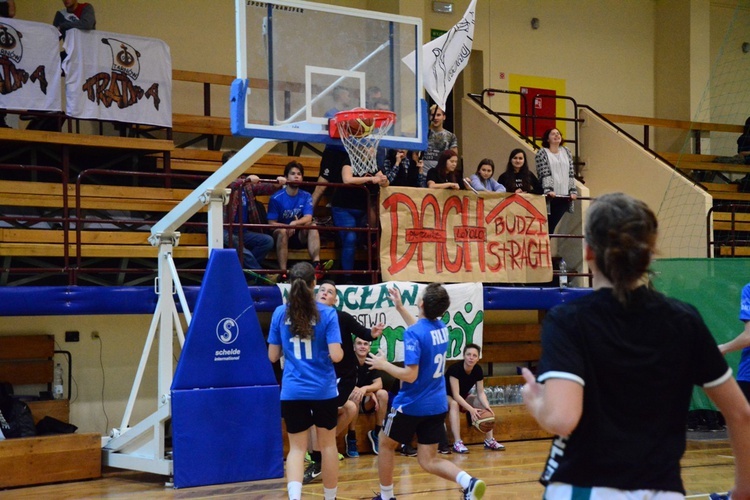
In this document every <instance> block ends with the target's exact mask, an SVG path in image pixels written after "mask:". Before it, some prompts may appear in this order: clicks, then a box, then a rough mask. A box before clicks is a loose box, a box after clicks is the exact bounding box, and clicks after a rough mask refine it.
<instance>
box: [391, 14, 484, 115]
mask: <svg viewBox="0 0 750 500" xmlns="http://www.w3.org/2000/svg"><path fill="white" fill-rule="evenodd" d="M476 5H477V0H471V4H469V8H468V9H466V13H464V17H462V18H461V20H460V21H459V22H458V23H457V24H456V25H455V26H453V27H452V28H451V29H450V30H449V31H448V32H447V33H445V34H444V35H442V36H440V37H439V38H436V39H435V40H432V41H431V42H429V43H426V44H425V45H423V46H422V57H423V58H424V63H423V65H422V68H423V70H422V79H423V80H424V88H425V90H426V91H427V93H428V94H430V97H432V99H433V100H434V101H435V103H436V104H437V105H438V106H440V108H441V109H445V101H446V100H447V99H448V94H449V93H450V91H451V89H453V85H454V84H455V83H456V78H457V77H458V74H459V73H461V71H463V69H464V68H465V67H466V64H467V63H468V62H469V56H470V55H471V46H472V43H474V17H475V11H476ZM403 62H404V64H406V65H407V66H408V67H409V69H411V70H412V71H413V72H414V73H416V69H415V68H416V61H415V55H414V52H412V53H411V54H409V55H408V56H406V57H404V58H403Z"/></svg>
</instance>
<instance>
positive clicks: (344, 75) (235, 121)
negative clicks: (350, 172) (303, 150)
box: [231, 0, 427, 150]
mask: <svg viewBox="0 0 750 500" xmlns="http://www.w3.org/2000/svg"><path fill="white" fill-rule="evenodd" d="M236 8H237V80H235V82H234V84H233V85H232V94H231V99H232V103H231V118H232V132H233V133H234V134H236V135H242V136H249V137H263V138H268V139H278V140H293V141H304V142H318V143H326V144H332V143H336V142H338V139H331V138H330V137H329V133H328V118H329V117H330V116H331V115H332V114H334V113H335V112H336V111H345V110H347V109H353V108H357V107H368V108H370V109H375V108H380V109H387V110H390V111H393V112H395V113H396V123H395V125H394V126H393V127H392V128H391V129H390V131H389V132H388V133H387V134H386V136H385V137H384V138H383V139H382V141H381V143H380V144H381V146H384V147H398V148H405V149H415V150H421V149H425V147H426V128H427V119H426V117H427V110H426V104H425V102H424V99H423V98H422V96H423V95H424V91H423V85H422V76H421V75H422V72H421V67H422V61H421V59H422V58H421V43H420V41H421V40H422V21H421V19H418V18H414V17H406V16H396V15H391V14H383V13H380V12H372V11H366V10H358V9H350V8H344V7H337V6H333V5H324V4H318V3H314V2H304V1H298V0H269V1H265V2H260V1H252V0H236ZM410 55H411V56H410ZM407 56H410V57H412V58H413V57H415V56H419V57H417V60H416V67H417V74H414V73H413V72H412V71H411V70H410V69H409V68H408V67H407V65H406V64H405V63H404V62H403V59H404V58H406V57H407Z"/></svg>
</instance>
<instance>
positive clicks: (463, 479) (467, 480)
mask: <svg viewBox="0 0 750 500" xmlns="http://www.w3.org/2000/svg"><path fill="white" fill-rule="evenodd" d="M456 482H457V483H458V484H459V486H461V488H462V489H464V490H465V489H466V488H468V487H469V485H470V484H471V476H470V475H468V474H467V473H466V472H464V471H461V472H459V473H458V475H457V476H456Z"/></svg>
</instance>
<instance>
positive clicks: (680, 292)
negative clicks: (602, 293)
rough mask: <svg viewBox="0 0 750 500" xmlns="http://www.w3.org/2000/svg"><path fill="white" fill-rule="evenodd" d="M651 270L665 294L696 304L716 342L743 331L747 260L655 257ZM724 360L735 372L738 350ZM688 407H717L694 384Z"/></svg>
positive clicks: (749, 270) (749, 278)
mask: <svg viewBox="0 0 750 500" xmlns="http://www.w3.org/2000/svg"><path fill="white" fill-rule="evenodd" d="M651 269H652V271H653V272H654V275H653V278H652V283H653V285H654V287H655V288H656V289H657V290H659V291H660V292H662V293H663V294H664V295H667V296H669V297H674V298H675V299H679V300H682V301H684V302H687V303H688V304H692V305H693V306H695V307H696V308H697V309H698V311H699V312H700V313H701V316H703V320H704V321H705V322H706V324H707V325H708V328H709V330H711V333H712V334H713V336H714V338H715V339H716V343H717V344H721V343H724V342H727V341H729V340H731V339H733V338H734V337H736V336H737V334H738V333H740V332H741V331H742V328H743V324H742V322H741V321H740V320H739V309H740V292H741V291H742V287H743V286H745V285H746V284H747V283H748V282H750V259H736V258H734V259H657V260H656V261H655V262H654V263H653V265H652V266H651ZM676 347H677V346H676ZM726 359H727V362H728V363H729V366H731V367H732V370H733V371H734V373H737V364H738V363H739V361H740V352H739V351H737V352H733V353H730V354H728V355H727V356H726ZM690 409H691V410H714V409H716V408H715V407H714V405H713V404H712V403H711V401H710V400H709V399H708V397H707V396H706V393H705V392H704V391H703V389H701V388H698V387H696V388H695V389H694V390H693V399H692V402H691V405H690Z"/></svg>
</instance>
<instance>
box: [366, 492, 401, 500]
mask: <svg viewBox="0 0 750 500" xmlns="http://www.w3.org/2000/svg"><path fill="white" fill-rule="evenodd" d="M372 500H383V497H381V496H380V493H378V494H377V495H375V496H374V497H372ZM390 500H396V497H391V498H390Z"/></svg>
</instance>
